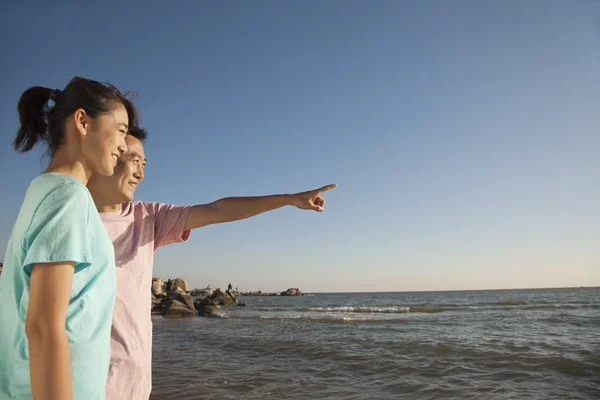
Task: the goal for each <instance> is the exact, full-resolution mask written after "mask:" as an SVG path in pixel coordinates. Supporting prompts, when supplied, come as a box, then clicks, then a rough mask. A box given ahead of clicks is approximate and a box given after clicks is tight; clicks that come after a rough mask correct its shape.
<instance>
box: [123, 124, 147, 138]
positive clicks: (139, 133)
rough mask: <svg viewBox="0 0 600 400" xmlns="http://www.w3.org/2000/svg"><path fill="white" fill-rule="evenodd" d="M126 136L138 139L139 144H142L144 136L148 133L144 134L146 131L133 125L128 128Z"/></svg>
mask: <svg viewBox="0 0 600 400" xmlns="http://www.w3.org/2000/svg"><path fill="white" fill-rule="evenodd" d="M127 134H128V135H131V136H133V137H134V138H136V139H138V140H139V141H140V142H143V141H144V140H146V135H147V134H148V133H147V132H146V130H145V129H144V128H140V127H139V126H137V125H133V126H130V127H129V130H128V131H127Z"/></svg>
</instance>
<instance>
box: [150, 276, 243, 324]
mask: <svg viewBox="0 0 600 400" xmlns="http://www.w3.org/2000/svg"><path fill="white" fill-rule="evenodd" d="M236 295H237V292H235V291H234V290H233V289H232V288H231V284H230V285H229V288H228V289H227V290H226V291H225V292H223V291H222V290H221V289H214V290H213V289H211V288H209V287H208V288H206V289H194V290H192V291H191V292H188V285H187V282H186V281H185V280H184V279H181V278H176V279H169V280H168V281H166V282H164V281H163V280H162V279H160V278H152V293H151V298H152V315H162V316H163V317H165V318H184V317H193V316H195V315H201V316H218V313H217V310H218V309H219V308H220V307H227V306H231V305H242V304H238V303H237V299H236ZM192 296H193V297H192ZM194 297H195V298H196V300H194Z"/></svg>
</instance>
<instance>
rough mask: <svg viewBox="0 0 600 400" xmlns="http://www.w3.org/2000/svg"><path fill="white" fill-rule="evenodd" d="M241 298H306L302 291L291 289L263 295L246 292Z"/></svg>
mask: <svg viewBox="0 0 600 400" xmlns="http://www.w3.org/2000/svg"><path fill="white" fill-rule="evenodd" d="M240 295H241V296H304V294H302V291H301V290H300V289H298V288H289V289H288V290H286V291H284V292H275V293H263V292H262V291H260V290H259V291H256V292H245V293H241V294H240Z"/></svg>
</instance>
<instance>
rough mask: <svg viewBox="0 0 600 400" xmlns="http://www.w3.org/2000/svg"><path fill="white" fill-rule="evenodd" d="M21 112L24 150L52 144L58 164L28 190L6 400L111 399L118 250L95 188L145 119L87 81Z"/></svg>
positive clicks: (13, 294)
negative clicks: (107, 393) (96, 177)
mask: <svg viewBox="0 0 600 400" xmlns="http://www.w3.org/2000/svg"><path fill="white" fill-rule="evenodd" d="M50 102H52V103H53V105H50ZM18 111H19V120H20V124H21V125H20V127H19V130H18V133H17V137H16V139H15V142H14V147H15V149H16V150H19V151H21V152H26V151H29V150H31V149H32V148H33V147H34V146H35V145H36V144H38V143H40V142H42V143H45V145H46V146H47V149H48V152H49V155H50V156H51V161H50V165H49V167H48V169H47V170H46V171H45V172H44V173H43V174H42V175H40V176H38V177H37V178H35V179H34V180H33V181H32V182H31V184H30V185H29V188H28V189H27V192H26V194H25V199H24V200H23V204H22V206H21V210H20V212H19V215H18V217H17V221H16V223H15V225H14V228H13V231H12V234H11V236H10V239H9V243H8V246H7V251H6V256H5V259H4V269H3V271H2V276H1V277H0V327H1V328H0V398H1V399H31V398H32V397H33V398H34V399H36V400H38V399H61V400H62V399H71V398H73V399H82V400H83V399H85V400H89V399H104V390H105V384H106V378H107V373H108V366H109V360H110V327H111V320H112V309H113V304H114V297H115V285H116V281H115V264H114V249H113V246H112V243H111V241H110V239H109V237H108V235H107V233H106V230H105V229H104V226H103V224H102V221H101V220H100V217H99V215H98V212H97V211H96V208H95V206H94V202H93V200H92V198H91V196H90V193H89V192H88V190H87V188H86V183H87V181H88V179H89V177H90V176H91V175H92V174H102V175H112V174H113V169H114V167H115V165H116V163H117V160H118V158H119V157H120V155H121V154H122V153H124V152H125V151H126V144H125V135H126V134H127V130H128V128H129V127H130V126H133V125H134V124H136V112H135V109H134V107H133V105H132V104H131V103H130V102H129V101H128V100H127V99H126V98H125V96H124V95H123V94H122V93H121V92H119V91H118V90H117V89H116V88H115V87H113V86H111V85H108V84H103V83H100V82H96V81H91V80H88V79H83V78H77V77H76V78H73V79H72V80H71V81H70V82H69V84H68V85H67V86H66V87H65V89H64V90H63V91H59V90H51V89H48V88H44V87H39V86H38V87H32V88H30V89H28V90H26V91H25V92H24V93H23V94H22V95H21V99H20V100H19V104H18Z"/></svg>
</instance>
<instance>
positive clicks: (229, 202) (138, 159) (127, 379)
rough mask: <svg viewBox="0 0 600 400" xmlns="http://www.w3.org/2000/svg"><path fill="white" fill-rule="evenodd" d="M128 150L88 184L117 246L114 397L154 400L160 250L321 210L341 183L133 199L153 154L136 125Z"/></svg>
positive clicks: (111, 374)
mask: <svg viewBox="0 0 600 400" xmlns="http://www.w3.org/2000/svg"><path fill="white" fill-rule="evenodd" d="M129 133H130V134H129V135H127V137H126V142H127V148H128V150H127V153H125V154H124V155H123V156H121V158H120V159H119V163H118V165H117V167H116V168H115V173H114V175H112V176H111V177H103V176H97V175H94V176H92V178H91V179H90V180H89V183H88V188H89V190H90V192H91V194H92V197H93V198H94V201H95V203H96V207H97V208H98V211H99V212H100V216H101V217H102V220H103V222H104V225H105V226H106V229H107V231H108V233H109V235H110V237H111V239H112V241H113V244H114V247H115V260H116V265H117V297H116V301H115V308H114V315H113V326H112V338H111V352H112V355H111V364H110V372H109V377H108V382H107V388H106V390H107V391H106V398H107V399H109V400H116V399H127V400H138V399H139V400H142V399H143V400H147V399H148V398H149V396H150V391H151V388H152V383H151V371H152V361H151V360H152V321H151V317H150V311H151V302H150V300H149V296H150V294H149V291H150V288H151V286H152V264H153V260H154V252H155V251H156V250H157V249H159V248H160V247H162V246H166V245H168V244H171V243H177V242H184V241H186V240H187V239H188V238H189V235H190V230H191V229H195V228H200V227H202V226H206V225H210V224H217V223H222V222H232V221H237V220H240V219H245V218H249V217H253V216H255V215H258V214H261V213H264V212H266V211H270V210H274V209H277V208H280V207H283V206H287V205H293V206H295V207H297V208H300V209H303V210H314V211H318V212H321V211H323V207H324V206H325V200H324V199H323V198H322V197H321V194H322V193H323V192H325V191H327V190H330V189H333V188H334V187H335V185H329V186H324V187H322V188H320V189H317V190H312V191H308V192H303V193H298V194H293V195H274V196H262V197H237V198H225V199H221V200H217V201H215V202H213V203H210V204H199V205H195V206H175V205H171V204H162V203H146V202H139V201H136V202H133V201H132V200H133V197H134V193H135V189H136V187H137V186H138V185H139V183H140V182H141V181H142V180H143V179H144V168H145V166H146V157H145V155H144V147H143V146H142V141H143V140H144V138H145V136H146V133H145V132H144V131H143V130H141V129H139V128H134V129H130V132H129Z"/></svg>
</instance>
